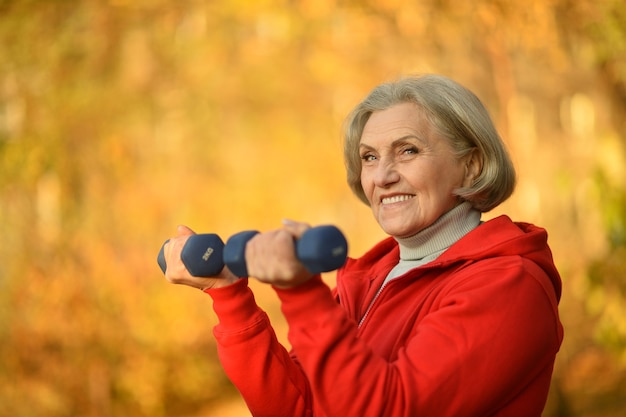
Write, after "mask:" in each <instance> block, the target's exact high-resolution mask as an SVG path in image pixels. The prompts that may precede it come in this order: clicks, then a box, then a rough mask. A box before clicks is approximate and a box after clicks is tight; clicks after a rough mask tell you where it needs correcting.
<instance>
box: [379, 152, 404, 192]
mask: <svg viewBox="0 0 626 417" xmlns="http://www.w3.org/2000/svg"><path fill="white" fill-rule="evenodd" d="M399 180H400V174H399V173H398V170H397V169H396V164H395V162H394V161H391V160H389V159H381V160H380V162H379V164H378V166H377V167H376V173H375V174H374V184H375V185H376V186H377V187H383V188H384V187H388V186H390V185H392V184H395V183H396V182H398V181H399Z"/></svg>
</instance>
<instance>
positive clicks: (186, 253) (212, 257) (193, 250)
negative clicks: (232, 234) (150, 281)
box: [157, 233, 224, 277]
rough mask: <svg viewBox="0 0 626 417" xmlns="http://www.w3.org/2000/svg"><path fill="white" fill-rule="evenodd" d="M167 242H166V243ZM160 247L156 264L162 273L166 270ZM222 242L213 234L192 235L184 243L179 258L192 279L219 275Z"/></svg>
mask: <svg viewBox="0 0 626 417" xmlns="http://www.w3.org/2000/svg"><path fill="white" fill-rule="evenodd" d="M168 241H169V240H166V241H165V243H167V242H168ZM165 243H164V244H163V246H161V250H160V251H159V255H158V256H157V262H158V264H159V266H160V267H161V270H162V271H163V273H165V270H166V269H167V265H166V262H165V255H164V253H163V248H164V247H165ZM223 253H224V242H223V241H222V239H221V238H220V237H219V236H218V235H216V234H213V233H206V234H198V235H192V236H190V237H189V239H187V242H185V246H183V250H182V252H181V254H180V258H181V259H182V261H183V264H184V265H185V267H186V268H187V270H188V271H189V273H190V274H191V275H193V276H194V277H212V276H215V275H217V274H219V273H220V271H221V270H222V268H224V260H223Z"/></svg>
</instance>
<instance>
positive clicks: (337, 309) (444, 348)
mask: <svg viewBox="0 0 626 417" xmlns="http://www.w3.org/2000/svg"><path fill="white" fill-rule="evenodd" d="M476 265H478V264H476ZM547 280H548V278H547V277H546V276H539V277H537V276H535V275H534V272H533V273H531V272H529V270H528V268H527V267H525V266H524V265H523V261H519V259H518V260H517V261H511V260H510V259H508V260H506V259H505V260H498V261H496V262H493V263H490V264H489V265H488V266H487V267H485V266H484V265H483V266H480V267H479V266H477V267H470V268H467V269H466V271H464V272H463V273H461V276H458V277H456V278H455V279H454V281H453V282H454V284H453V285H450V286H447V287H445V289H444V290H442V291H441V292H440V294H439V295H438V296H437V297H436V298H434V299H432V300H431V302H432V306H431V308H430V312H429V313H428V314H427V315H426V316H425V317H424V318H423V319H422V320H421V321H420V322H419V324H417V325H416V326H415V328H414V330H413V332H412V333H411V335H410V336H409V337H408V338H407V339H406V340H405V341H404V346H403V347H402V348H401V349H400V351H399V354H398V358H397V359H396V360H394V361H392V362H390V361H387V360H386V359H384V358H381V357H379V356H377V355H376V354H374V353H373V351H372V349H370V348H369V346H368V345H367V343H366V342H365V341H363V340H361V339H359V338H358V337H357V335H358V329H357V325H356V323H355V322H354V321H353V320H351V319H349V318H348V317H347V316H346V314H345V312H344V310H343V309H342V307H341V306H339V305H338V304H337V303H336V302H335V300H334V299H333V297H332V294H331V291H330V289H329V288H328V287H327V286H326V285H325V284H323V283H322V282H321V281H318V280H312V281H310V282H307V283H305V284H303V285H302V286H300V287H297V288H295V289H290V290H277V293H278V295H279V297H280V299H281V301H282V310H283V313H284V315H285V317H286V319H287V322H288V324H289V340H290V342H291V343H292V346H293V350H294V353H295V354H296V355H297V357H298V360H299V362H300V364H301V366H302V369H303V370H304V372H305V373H306V375H307V378H308V380H309V383H310V385H311V390H312V392H313V396H314V398H315V400H316V403H317V404H319V406H320V407H321V408H322V409H323V411H324V413H325V415H327V416H328V417H344V416H347V415H352V416H357V415H358V416H381V415H392V416H396V417H401V416H407V417H408V416H417V415H437V416H440V417H444V416H478V415H481V416H482V415H493V414H495V413H496V412H497V411H498V410H501V409H503V408H507V407H508V409H507V410H508V411H507V412H508V414H507V413H503V415H504V414H506V415H525V416H532V415H536V416H538V415H540V414H541V410H542V408H543V405H544V403H545V396H546V395H547V387H548V386H549V382H550V375H551V372H552V364H553V361H554V356H555V355H556V352H557V350H558V347H559V345H560V340H561V337H562V333H561V331H562V329H560V324H559V321H558V317H555V303H556V301H555V300H554V294H553V293H552V294H551V293H550V291H546V288H548V287H547V286H546V285H544V282H545V281H547ZM407 296H408V295H407ZM387 319H392V320H393V318H387ZM511 403H514V404H516V405H515V407H518V408H517V409H516V410H512V409H511ZM517 404H519V406H517Z"/></svg>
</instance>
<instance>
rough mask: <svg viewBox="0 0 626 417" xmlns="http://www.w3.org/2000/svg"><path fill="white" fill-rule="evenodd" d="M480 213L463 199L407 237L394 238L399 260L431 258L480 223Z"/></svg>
mask: <svg viewBox="0 0 626 417" xmlns="http://www.w3.org/2000/svg"><path fill="white" fill-rule="evenodd" d="M480 215H481V213H480V212H479V211H477V210H475V209H473V208H472V205H471V204H470V203H469V202H467V201H465V202H463V203H461V204H459V205H458V206H456V207H454V208H453V209H452V210H450V211H448V212H447V213H445V214H443V215H442V216H441V217H439V218H438V219H437V220H436V221H435V222H434V223H433V224H431V225H430V226H428V227H427V228H426V229H424V230H421V231H420V232H419V233H417V234H416V235H413V236H411V237H408V238H396V241H397V242H398V245H399V247H400V260H401V261H418V260H425V261H426V260H428V261H430V260H432V259H434V258H436V257H437V256H439V255H440V254H441V253H442V252H443V251H445V250H446V249H448V248H449V247H450V246H452V244H454V243H455V242H456V241H457V240H459V239H461V238H462V237H463V236H465V235H466V234H467V233H469V232H470V231H472V230H473V229H474V228H475V227H476V226H478V225H479V224H480Z"/></svg>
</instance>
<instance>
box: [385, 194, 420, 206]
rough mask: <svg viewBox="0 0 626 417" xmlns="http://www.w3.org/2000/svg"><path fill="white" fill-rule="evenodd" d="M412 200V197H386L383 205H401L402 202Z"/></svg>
mask: <svg viewBox="0 0 626 417" xmlns="http://www.w3.org/2000/svg"><path fill="white" fill-rule="evenodd" d="M411 198H413V196H412V195H406V194H405V195H394V196H393V197H386V198H383V201H382V203H383V204H393V203H399V202H400V201H406V200H410V199H411Z"/></svg>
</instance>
